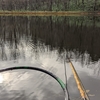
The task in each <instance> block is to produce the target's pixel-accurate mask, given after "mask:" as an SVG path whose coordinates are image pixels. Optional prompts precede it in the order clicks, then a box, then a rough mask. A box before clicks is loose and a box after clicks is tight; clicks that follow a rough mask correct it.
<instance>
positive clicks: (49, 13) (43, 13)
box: [0, 11, 100, 16]
mask: <svg viewBox="0 0 100 100" xmlns="http://www.w3.org/2000/svg"><path fill="white" fill-rule="evenodd" d="M0 15H2V16H3V15H5V16H9V15H14V16H24V15H26V16H27V15H28V16H84V15H87V16H88V15H94V16H100V12H99V11H94V12H93V11H90V12H86V11H0Z"/></svg>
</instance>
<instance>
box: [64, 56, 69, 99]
mask: <svg viewBox="0 0 100 100" xmlns="http://www.w3.org/2000/svg"><path fill="white" fill-rule="evenodd" d="M64 69H65V83H66V84H65V86H66V90H67V94H68V100H70V96H69V91H68V87H67V83H68V82H67V72H66V56H65V55H64Z"/></svg>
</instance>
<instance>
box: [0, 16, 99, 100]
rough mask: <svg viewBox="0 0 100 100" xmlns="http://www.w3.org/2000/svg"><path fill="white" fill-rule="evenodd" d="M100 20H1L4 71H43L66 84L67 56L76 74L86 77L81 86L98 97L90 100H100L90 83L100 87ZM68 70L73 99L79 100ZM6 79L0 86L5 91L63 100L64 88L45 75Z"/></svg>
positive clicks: (25, 73) (22, 73) (25, 74)
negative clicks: (16, 68)
mask: <svg viewBox="0 0 100 100" xmlns="http://www.w3.org/2000/svg"><path fill="white" fill-rule="evenodd" d="M99 20H100V18H99V17H96V16H90V17H88V16H87V17H84V16H83V17H57V16H56V17H55V16H52V17H51V16H50V17H36V16H34V17H29V16H24V17H22V16H18V17H17V16H9V17H7V16H6V17H5V16H0V32H1V33H0V65H1V68H6V67H11V66H18V65H28V66H36V67H41V68H44V69H46V70H48V71H51V72H52V73H54V74H56V75H57V76H58V77H60V78H61V79H62V80H63V81H65V78H64V68H63V66H64V58H65V57H64V55H66V54H67V55H68V56H69V57H70V59H71V60H72V62H73V64H74V65H75V68H76V70H77V71H78V72H80V73H81V74H80V76H81V75H84V73H85V75H86V76H84V78H83V77H82V76H81V78H82V82H83V84H85V86H86V89H89V90H90V92H91V93H92V92H93V94H95V95H96V96H94V97H91V100H92V99H96V100H98V98H100V97H99V95H98V93H99V91H100V89H99V88H97V87H95V89H94V87H93V84H90V81H88V80H93V83H94V84H95V85H96V86H98V87H99V86H100V85H99V84H98V83H99V81H100V67H99V65H100V64H99V63H100V61H99V58H100V53H99V51H100V47H99V42H100V39H99V38H100V36H99V35H100V34H99V31H100V24H99ZM66 67H67V73H68V76H67V77H68V84H69V91H70V96H71V98H77V99H78V98H79V93H78V90H77V87H76V84H75V81H74V80H73V77H72V72H71V70H70V68H69V65H68V64H67V65H66ZM83 72H84V73H83ZM4 76H5V78H6V79H5V81H4V82H3V85H2V84H0V86H1V87H2V88H3V89H4V90H16V89H17V90H19V91H21V90H24V91H25V93H24V95H25V96H26V97H29V98H28V99H29V100H31V99H32V98H34V100H39V99H43V100H47V99H52V100H53V99H54V100H55V99H57V100H58V98H59V100H64V94H63V91H62V89H61V87H59V85H58V84H57V83H56V82H55V81H54V80H53V79H52V78H50V77H49V76H48V77H47V76H45V75H44V74H42V73H37V72H34V73H33V72H30V71H29V72H28V71H18V72H16V71H15V72H8V73H4ZM16 76H17V78H15V77H16ZM37 77H38V78H37ZM32 80H34V82H32ZM95 82H97V84H96V83H95ZM21 84H23V85H21ZM16 86H18V87H16ZM4 87H5V88H4ZM34 87H35V88H34ZM33 88H34V89H33ZM93 90H94V91H93ZM96 90H97V91H98V93H97V92H96ZM34 91H35V92H34ZM17 100H18V99H17ZM20 100H21V99H20ZM22 100H23V99H22ZM71 100H73V99H71Z"/></svg>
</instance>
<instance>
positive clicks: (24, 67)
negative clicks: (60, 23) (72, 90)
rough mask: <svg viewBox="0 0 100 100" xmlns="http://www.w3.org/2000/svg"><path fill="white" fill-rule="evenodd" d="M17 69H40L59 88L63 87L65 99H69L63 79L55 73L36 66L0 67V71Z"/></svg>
mask: <svg viewBox="0 0 100 100" xmlns="http://www.w3.org/2000/svg"><path fill="white" fill-rule="evenodd" d="M18 69H28V70H36V71H40V72H43V73H45V74H48V75H50V76H51V77H53V78H54V79H55V80H56V81H57V82H58V83H59V84H60V86H61V88H62V89H63V91H64V93H65V100H69V99H68V96H67V91H68V90H66V85H65V84H64V83H63V81H62V80H61V79H60V78H59V77H57V76H56V75H54V74H52V73H51V72H49V71H47V70H44V69H41V68H37V67H30V66H16V67H10V68H4V69H0V72H5V71H10V70H18Z"/></svg>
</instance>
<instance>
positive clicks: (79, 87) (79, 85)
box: [69, 59, 90, 100]
mask: <svg viewBox="0 0 100 100" xmlns="http://www.w3.org/2000/svg"><path fill="white" fill-rule="evenodd" d="M69 64H70V67H71V69H72V72H73V75H74V78H75V81H76V83H77V87H78V89H79V91H80V94H81V97H82V99H83V100H90V99H89V97H88V95H87V93H86V90H85V88H84V86H83V84H82V82H81V80H80V78H79V76H78V74H77V72H76V70H75V68H74V66H73V64H72V62H71V61H70V59H69Z"/></svg>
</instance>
